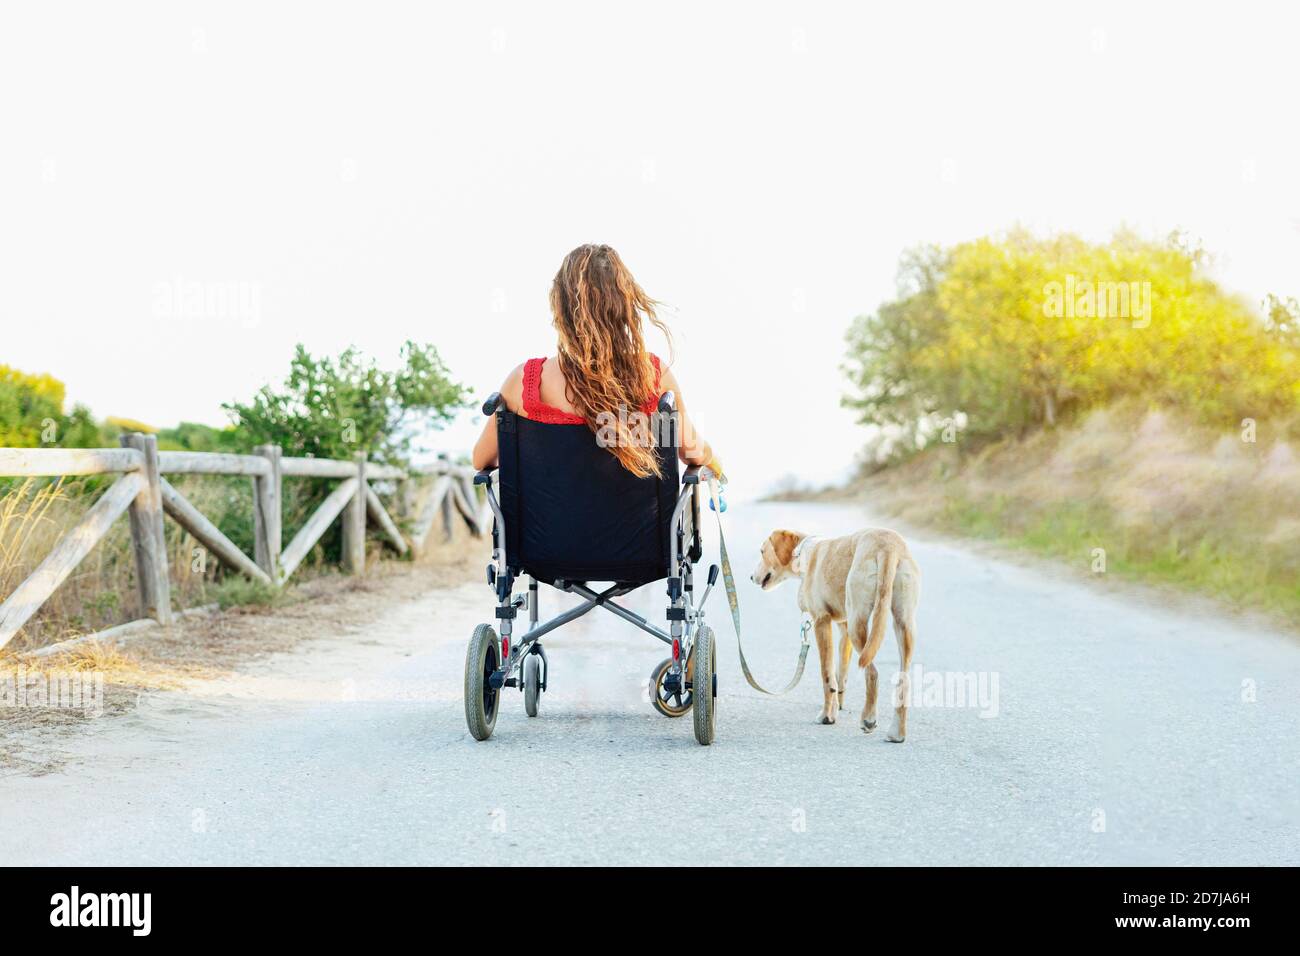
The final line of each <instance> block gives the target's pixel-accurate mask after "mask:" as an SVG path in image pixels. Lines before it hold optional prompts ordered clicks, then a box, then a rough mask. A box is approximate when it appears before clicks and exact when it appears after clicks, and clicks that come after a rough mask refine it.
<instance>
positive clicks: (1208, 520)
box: [852, 406, 1300, 626]
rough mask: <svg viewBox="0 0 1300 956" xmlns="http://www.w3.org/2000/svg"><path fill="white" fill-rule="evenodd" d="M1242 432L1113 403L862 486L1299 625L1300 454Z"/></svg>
mask: <svg viewBox="0 0 1300 956" xmlns="http://www.w3.org/2000/svg"><path fill="white" fill-rule="evenodd" d="M1256 438H1257V440H1256V441H1255V442H1247V441H1243V440H1242V434H1241V433H1237V432H1233V433H1227V434H1224V433H1218V432H1212V431H1209V430H1207V429H1204V428H1197V427H1193V426H1191V425H1189V424H1188V423H1187V421H1185V420H1184V419H1183V418H1182V417H1181V416H1179V415H1178V414H1177V413H1175V412H1171V411H1151V410H1146V409H1142V408H1138V407H1135V406H1127V407H1112V408H1110V409H1103V410H1099V411H1097V412H1094V413H1093V414H1091V415H1090V416H1088V417H1087V418H1085V419H1084V420H1082V421H1080V422H1078V423H1077V424H1075V425H1072V426H1069V427H1063V428H1059V429H1056V430H1054V431H1040V432H1037V433H1035V434H1032V435H1030V436H1027V437H1025V438H1020V439H1009V440H1006V441H1003V442H999V443H997V444H993V445H989V446H987V447H984V448H982V449H980V450H978V451H977V452H965V453H963V452H962V451H961V450H960V449H959V448H957V447H954V446H939V447H937V448H932V449H930V450H928V451H926V452H924V453H922V454H920V455H918V456H916V457H915V458H913V459H912V460H910V461H908V462H906V463H904V464H902V465H899V466H896V467H893V468H888V469H886V470H884V471H882V472H879V473H877V474H875V475H873V476H871V477H869V478H866V479H864V480H863V481H862V482H861V483H860V484H858V485H857V486H855V487H854V488H853V489H852V494H853V495H854V496H862V497H868V498H870V499H871V501H872V503H873V504H876V505H878V506H881V507H883V508H884V509H886V510H889V511H891V512H892V513H894V514H896V515H897V516H898V517H900V518H901V519H903V520H904V521H907V522H910V523H913V524H919V525H929V526H933V527H938V528H942V529H944V530H948V531H954V532H959V533H962V534H966V535H973V536H976V537H980V538H987V539H993V540H997V541H1001V542H1004V543H1007V544H1011V545H1014V546H1017V547H1022V548H1027V549H1029V550H1032V551H1036V552H1039V553H1042V554H1047V555H1051V556H1054V557H1059V558H1064V559H1066V560H1068V561H1069V562H1071V563H1072V564H1075V565H1076V566H1077V567H1078V568H1079V569H1080V571H1081V572H1082V573H1093V569H1094V563H1095V562H1096V561H1097V559H1098V552H1096V551H1095V550H1094V549H1098V548H1100V549H1104V560H1105V573H1108V574H1118V575H1119V576H1121V577H1124V578H1130V579H1134V580H1141V581H1148V582H1162V583H1168V584H1172V585H1177V586H1180V587H1185V588H1188V589H1191V590H1194V591H1197V592H1200V593H1204V594H1209V595H1211V596H1214V597H1217V598H1219V599H1221V600H1223V601H1225V602H1227V603H1229V604H1230V605H1233V606H1235V607H1238V608H1241V609H1253V610H1262V611H1265V612H1269V613H1272V614H1275V615H1278V616H1280V617H1281V618H1282V619H1283V620H1285V621H1286V622H1288V623H1289V624H1291V625H1293V626H1294V625H1300V462H1297V456H1296V454H1295V452H1294V451H1293V449H1292V448H1291V446H1290V445H1289V444H1288V443H1287V442H1286V441H1284V440H1282V439H1281V438H1280V437H1278V436H1277V435H1276V434H1274V433H1273V432H1272V431H1270V429H1269V428H1268V427H1267V426H1266V425H1265V424H1264V423H1261V424H1260V425H1259V426H1258V431H1257V434H1256Z"/></svg>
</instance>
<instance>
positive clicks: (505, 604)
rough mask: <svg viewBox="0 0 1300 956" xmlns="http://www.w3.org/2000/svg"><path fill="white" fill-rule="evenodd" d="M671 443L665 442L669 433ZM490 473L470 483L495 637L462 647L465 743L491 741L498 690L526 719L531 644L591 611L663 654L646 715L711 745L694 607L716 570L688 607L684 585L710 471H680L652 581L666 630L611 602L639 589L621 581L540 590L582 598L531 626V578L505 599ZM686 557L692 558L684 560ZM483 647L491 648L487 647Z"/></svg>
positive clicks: (712, 660) (537, 649)
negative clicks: (690, 720) (664, 548)
mask: <svg viewBox="0 0 1300 956" xmlns="http://www.w3.org/2000/svg"><path fill="white" fill-rule="evenodd" d="M500 405H501V396H500V394H499V393H495V392H494V393H493V394H492V396H491V397H489V398H488V400H487V401H486V402H485V403H484V404H483V414H485V415H492V414H495V413H496V410H497V408H498V407H499V406H500ZM658 408H659V412H660V413H661V414H668V415H672V416H674V418H673V423H674V429H675V425H676V419H675V416H676V408H675V396H674V395H673V393H672V392H666V393H664V395H663V396H662V397H661V398H660V400H659V406H658ZM673 434H674V437H675V435H676V431H675V430H674V432H673ZM674 453H675V443H674ZM496 471H497V469H496V467H493V468H485V469H483V470H481V471H479V472H478V473H476V474H475V476H474V484H475V485H483V486H484V489H485V492H486V494H487V500H488V504H489V506H490V507H491V509H492V514H493V516H494V517H495V518H496V521H495V522H494V524H493V529H492V561H491V563H490V564H489V565H488V567H487V581H488V585H489V586H490V587H492V589H493V591H494V593H495V595H496V598H497V606H496V611H495V616H496V621H497V624H498V627H499V629H500V633H499V634H498V633H497V632H496V631H494V630H493V629H492V628H491V626H490V625H487V624H480V625H479V626H478V628H476V629H475V632H474V637H473V638H472V639H471V642H470V647H469V652H468V654H467V657H466V665H465V714H466V722H467V723H468V725H469V729H470V732H471V734H472V735H473V736H474V737H475V738H476V739H478V740H486V739H487V738H488V737H489V736H491V734H492V731H493V729H494V728H495V725H496V717H497V713H498V712H499V710H500V697H501V691H502V690H503V689H504V688H506V687H518V688H519V689H520V690H521V691H523V692H524V704H525V710H526V712H527V714H528V716H530V717H535V716H536V715H537V709H538V701H539V698H540V696H541V694H542V693H543V692H545V690H546V687H547V683H548V678H549V676H550V662H549V661H548V660H547V657H546V650H545V648H544V647H543V646H542V643H541V638H542V637H543V636H544V635H546V634H549V633H551V632H552V631H554V630H556V629H558V628H560V627H563V626H564V625H565V624H568V623H570V622H572V621H575V620H577V619H578V618H580V617H583V616H584V615H586V614H587V613H588V612H589V611H591V610H593V609H594V608H604V609H605V610H606V611H609V612H610V613H611V614H614V615H615V616H616V617H619V618H621V619H623V620H624V621H627V622H628V623H629V624H632V625H634V626H636V627H638V628H640V629H641V630H643V631H645V632H646V633H647V634H650V635H652V636H653V637H656V638H658V639H659V640H661V641H663V642H664V643H665V644H667V645H668V646H669V647H670V648H671V653H672V656H671V657H670V658H669V659H668V660H666V661H664V662H662V663H661V664H660V665H659V666H658V667H656V668H655V671H654V672H653V673H652V675H651V688H650V689H651V697H652V703H654V706H655V709H656V710H658V711H659V712H660V713H662V714H664V715H665V716H670V717H678V716H682V715H683V714H685V712H686V710H688V709H690V710H692V711H693V712H694V716H695V720H694V723H695V736H696V739H697V740H698V741H699V742H700V743H701V744H705V745H707V744H710V743H712V741H713V736H714V712H715V700H716V697H717V674H716V652H715V649H714V647H713V634H712V630H711V629H710V628H708V627H707V625H705V624H704V604H705V602H706V601H707V600H708V598H709V595H710V594H711V593H712V591H713V586H714V584H715V583H716V582H717V578H718V567H717V565H712V566H710V568H709V573H708V579H707V584H706V586H705V588H704V591H703V593H702V594H701V595H700V599H699V601H698V603H697V602H696V601H695V580H694V577H695V576H694V565H695V562H696V561H698V560H699V555H700V551H699V550H698V547H699V540H698V535H699V509H700V485H701V483H702V482H707V481H709V480H710V479H711V478H712V477H713V474H712V472H711V471H710V470H709V469H708V468H707V467H705V466H702V465H690V466H688V467H687V468H686V470H685V471H684V473H683V474H682V479H681V490H680V491H679V492H678V494H677V498H676V503H675V506H674V508H673V512H672V517H671V519H670V529H671V530H670V534H669V555H668V571H669V574H668V576H667V578H663V579H660V580H664V581H665V582H666V586H667V594H668V610H667V619H668V629H667V630H664V629H663V628H661V627H659V626H658V625H656V624H653V623H651V622H650V621H649V620H647V619H646V618H644V617H642V616H641V615H640V614H638V613H636V612H635V611H633V610H631V609H630V608H627V607H625V606H623V605H622V604H619V603H618V602H617V601H616V600H615V598H619V597H623V596H624V595H626V594H630V593H631V592H632V591H634V590H637V589H638V588H640V587H644V586H645V585H644V584H632V583H622V582H614V583H613V584H611V585H610V586H609V587H607V588H605V589H604V590H601V591H597V590H595V589H593V588H591V587H589V586H588V582H586V581H570V580H557V581H548V582H546V583H547V584H550V585H551V586H552V587H554V588H556V589H557V590H560V591H564V592H567V593H570V594H576V595H578V596H579V597H581V598H583V603H581V604H579V605H578V606H576V607H573V608H570V609H568V610H567V611H563V612H561V613H560V614H557V615H555V616H554V617H552V618H551V619H549V620H547V621H544V622H542V621H539V606H538V584H539V582H538V580H537V578H535V577H533V576H532V575H531V574H525V575H524V576H526V577H527V578H528V589H527V594H521V595H518V596H515V595H514V594H513V591H514V585H515V575H514V574H513V573H512V572H511V570H510V564H509V561H508V555H507V553H506V521H505V515H504V514H503V513H502V510H501V504H500V502H499V500H498V497H497V494H496V491H495V484H494V482H493V476H494V474H495V473H496ZM692 552H694V554H695V555H696V557H695V558H694V559H693V558H692ZM646 583H647V584H651V583H654V582H653V581H652V582H646ZM520 608H526V609H527V611H528V628H527V630H526V631H525V632H524V634H523V635H522V636H521V637H520V639H519V640H518V641H517V642H515V641H513V640H512V637H513V635H514V622H515V620H516V618H517V615H518V611H519V609H520ZM489 642H491V644H494V645H496V646H495V647H491V646H489ZM701 645H703V648H701ZM701 649H702V650H703V651H704V655H703V656H704V657H706V658H707V661H708V664H709V671H708V673H709V681H708V683H709V687H708V692H707V693H706V694H705V695H703V696H701V695H700V694H698V693H696V688H695V686H694V684H695V681H694V680H693V677H694V673H695V671H696V666H695V665H696V663H697V662H696V661H695V659H694V655H695V654H696V652H697V651H699V650H701ZM493 651H495V653H492V652H493ZM534 658H536V659H537V662H536V663H533V659H534ZM665 694H667V695H668V696H669V697H673V698H675V700H676V705H675V706H674V705H671V704H669V703H667V702H666V701H667V698H666V697H665V696H664V695H665ZM685 697H689V702H687V703H683V699H684V698H685ZM480 704H481V706H480Z"/></svg>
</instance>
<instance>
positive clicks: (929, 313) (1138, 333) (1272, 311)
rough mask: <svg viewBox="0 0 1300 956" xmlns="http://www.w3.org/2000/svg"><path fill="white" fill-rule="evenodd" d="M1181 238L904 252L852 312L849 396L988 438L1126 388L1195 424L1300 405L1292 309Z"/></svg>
mask: <svg viewBox="0 0 1300 956" xmlns="http://www.w3.org/2000/svg"><path fill="white" fill-rule="evenodd" d="M1208 262H1209V259H1208V256H1206V255H1205V253H1204V251H1203V250H1202V249H1200V247H1199V246H1195V245H1192V244H1190V243H1188V242H1187V241H1186V240H1185V238H1184V237H1182V236H1177V235H1175V236H1171V237H1169V238H1168V239H1166V240H1164V241H1158V242H1152V241H1148V240H1144V239H1142V238H1140V237H1138V236H1136V235H1134V234H1132V233H1128V232H1120V233H1118V234H1117V235H1116V236H1115V237H1114V238H1113V239H1112V240H1111V241H1110V242H1109V243H1099V244H1095V243H1087V242H1085V241H1083V240H1082V239H1080V238H1078V237H1076V236H1072V235H1060V236H1053V237H1048V238H1038V237H1035V236H1033V235H1031V234H1030V233H1027V232H1024V231H1019V230H1018V231H1013V232H1011V233H1009V234H1007V235H1005V236H1002V237H997V238H983V239H977V240H975V241H972V242H966V243H961V244H959V245H957V246H954V247H952V248H951V249H935V248H926V249H921V250H917V251H913V252H910V253H908V254H907V255H905V256H904V258H903V261H902V265H901V269H900V281H899V292H898V295H897V297H896V298H895V299H893V300H891V301H889V302H886V303H884V304H883V305H881V306H880V308H879V309H877V310H876V312H875V313H873V314H870V315H865V316H859V317H858V318H857V319H856V320H854V322H853V325H852V327H851V329H850V331H849V337H848V357H847V361H846V364H845V370H846V372H847V374H848V377H849V380H850V382H851V384H852V385H853V387H854V390H853V392H852V393H851V394H850V395H848V396H846V398H845V404H846V405H848V406H849V407H852V408H856V409H858V411H859V413H860V420H861V421H863V422H865V423H871V424H876V425H882V426H888V425H893V426H900V427H901V428H902V429H903V430H904V432H905V434H906V435H907V436H908V439H907V440H905V441H904V447H912V448H915V447H916V446H917V445H918V444H919V443H920V440H921V439H922V438H923V436H924V435H925V434H926V432H927V431H928V430H929V429H930V428H931V427H932V426H933V420H934V417H935V416H936V415H940V414H942V415H943V416H945V417H946V416H949V415H951V416H953V417H954V418H957V417H960V418H961V420H962V421H963V423H964V424H963V430H964V431H965V432H966V433H968V434H970V435H972V436H976V437H984V438H997V437H1000V436H1003V435H1008V434H1015V433H1019V432H1023V431H1025V430H1026V429H1028V428H1033V427H1039V426H1047V427H1051V426H1052V425H1054V424H1056V423H1057V422H1058V421H1060V420H1062V419H1064V418H1068V417H1070V416H1072V415H1074V414H1076V413H1077V412H1079V411H1081V410H1084V409H1088V408H1091V407H1095V406H1097V405H1100V404H1104V403H1107V402H1110V401H1115V400H1117V399H1122V398H1126V397H1132V398H1137V399H1140V400H1144V401H1148V402H1151V403H1154V404H1168V405H1176V406H1179V407H1181V408H1182V409H1184V410H1185V411H1187V412H1189V413H1191V414H1192V415H1193V416H1194V417H1197V418H1200V419H1201V420H1203V421H1206V422H1210V423H1215V424H1219V425H1224V426H1226V425H1232V426H1233V427H1235V425H1236V424H1237V423H1238V422H1239V421H1240V420H1241V419H1242V418H1264V417H1268V416H1272V415H1282V416H1288V415H1292V414H1294V413H1296V412H1297V411H1300V342H1297V329H1300V321H1297V320H1298V319H1300V309H1297V308H1296V307H1295V304H1294V300H1280V299H1278V298H1276V297H1270V299H1269V301H1268V302H1267V303H1266V308H1267V311H1268V314H1267V316H1265V317H1261V316H1260V315H1259V314H1258V313H1256V312H1255V310H1253V309H1252V308H1251V307H1250V306H1249V304H1247V303H1245V302H1243V301H1242V300H1240V299H1239V298H1237V297H1236V296H1233V295H1230V294H1229V293H1227V292H1225V291H1223V290H1222V289H1220V288H1219V287H1218V286H1217V284H1215V282H1214V281H1213V280H1212V279H1211V278H1210V277H1209V276H1208V274H1207V272H1206V266H1207V264H1208Z"/></svg>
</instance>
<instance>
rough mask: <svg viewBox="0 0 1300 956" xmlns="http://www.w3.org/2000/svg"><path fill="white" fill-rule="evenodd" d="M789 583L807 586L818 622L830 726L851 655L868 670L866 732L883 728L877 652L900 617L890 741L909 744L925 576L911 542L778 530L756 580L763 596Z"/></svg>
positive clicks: (824, 718)
mask: <svg viewBox="0 0 1300 956" xmlns="http://www.w3.org/2000/svg"><path fill="white" fill-rule="evenodd" d="M787 578H800V579H802V580H801V582H800V584H799V608H800V610H802V611H806V612H807V613H808V615H809V616H810V617H812V621H813V628H814V629H815V631H816V634H817V653H818V655H819V656H820V657H821V664H822V691H823V693H824V694H825V702H824V705H823V707H822V712H821V722H822V723H823V724H833V723H835V714H836V711H837V710H839V709H840V708H842V707H843V706H844V694H845V691H846V689H847V683H846V681H847V678H848V669H849V648H850V646H852V648H853V650H855V651H857V652H858V666H859V667H864V668H866V671H867V675H866V677H867V702H866V705H865V706H864V707H863V708H862V729H863V730H865V731H867V732H868V733H870V732H871V731H873V730H875V729H876V685H877V673H876V665H875V664H874V663H873V661H874V659H875V656H876V652H877V651H878V650H880V645H881V643H882V642H883V641H884V639H885V615H886V614H887V613H892V614H893V618H894V638H895V640H897V641H898V659H899V670H900V677H899V684H898V687H897V688H896V692H895V698H894V726H893V727H892V728H891V729H890V731H889V734H888V735H887V739H889V740H891V741H893V742H894V743H902V742H903V740H904V738H905V737H906V736H907V698H908V692H909V689H910V688H909V686H908V669H909V668H910V667H911V665H912V651H913V649H914V648H915V646H916V602H917V599H918V598H919V597H920V592H921V570H920V568H918V567H917V566H916V562H915V561H913V560H912V555H911V554H910V553H909V552H908V550H907V542H905V541H904V540H903V539H902V537H901V536H900V535H898V534H896V533H895V532H893V531H887V530H885V529H883V528H868V529H867V530H866V531H859V532H857V533H856V534H850V535H845V536H844V537H841V538H821V537H809V536H808V535H804V534H800V533H799V532H797V531H773V532H772V533H771V534H770V535H768V538H767V540H766V541H764V542H763V547H762V549H761V553H760V555H759V560H758V567H757V568H756V569H755V571H754V573H753V574H751V575H750V580H751V581H753V582H754V583H755V584H757V585H758V586H759V587H761V588H762V589H763V590H765V591H766V590H767V589H768V588H772V587H776V585H778V584H780V583H781V582H782V581H784V580H786V579H787ZM832 622H835V623H837V624H839V626H840V655H839V671H838V673H834V666H833V665H834V660H835V659H834V647H833V642H832V639H831V623H832Z"/></svg>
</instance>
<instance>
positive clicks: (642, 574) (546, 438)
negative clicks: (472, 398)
mask: <svg viewBox="0 0 1300 956" xmlns="http://www.w3.org/2000/svg"><path fill="white" fill-rule="evenodd" d="M496 416H497V442H498V446H499V447H500V465H499V471H498V489H499V493H500V498H501V513H502V515H503V516H504V517H505V524H506V527H505V544H506V559H507V561H508V563H509V567H510V570H511V572H512V573H513V574H516V575H517V574H520V573H527V574H531V575H532V576H533V577H535V578H537V579H538V580H539V581H542V582H545V583H547V584H553V583H554V582H555V581H557V580H566V581H617V582H624V583H628V584H645V583H647V582H649V581H657V580H659V579H660V578H664V577H667V576H668V574H669V568H668V562H669V542H670V535H671V534H672V533H673V529H672V527H671V525H672V515H673V509H674V507H675V505H676V503H677V494H678V470H677V455H676V450H675V449H674V448H672V447H663V448H660V449H659V459H660V469H659V470H660V474H659V475H658V476H657V477H649V478H637V477H636V476H635V475H633V474H632V473H631V472H629V471H628V470H627V469H625V468H624V467H623V466H622V465H621V464H619V461H618V459H617V458H615V457H614V456H613V455H612V454H611V453H610V452H609V451H608V450H607V449H605V448H601V447H600V445H599V444H597V440H596V436H595V435H594V434H593V433H592V431H591V429H589V428H587V427H586V426H584V425H552V424H549V423H546V422H537V421H533V420H532V419H528V418H523V417H521V416H519V415H516V414H515V413H514V412H511V411H509V410H508V409H507V408H505V406H504V404H503V405H502V406H500V407H499V408H498V409H497V412H496Z"/></svg>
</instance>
